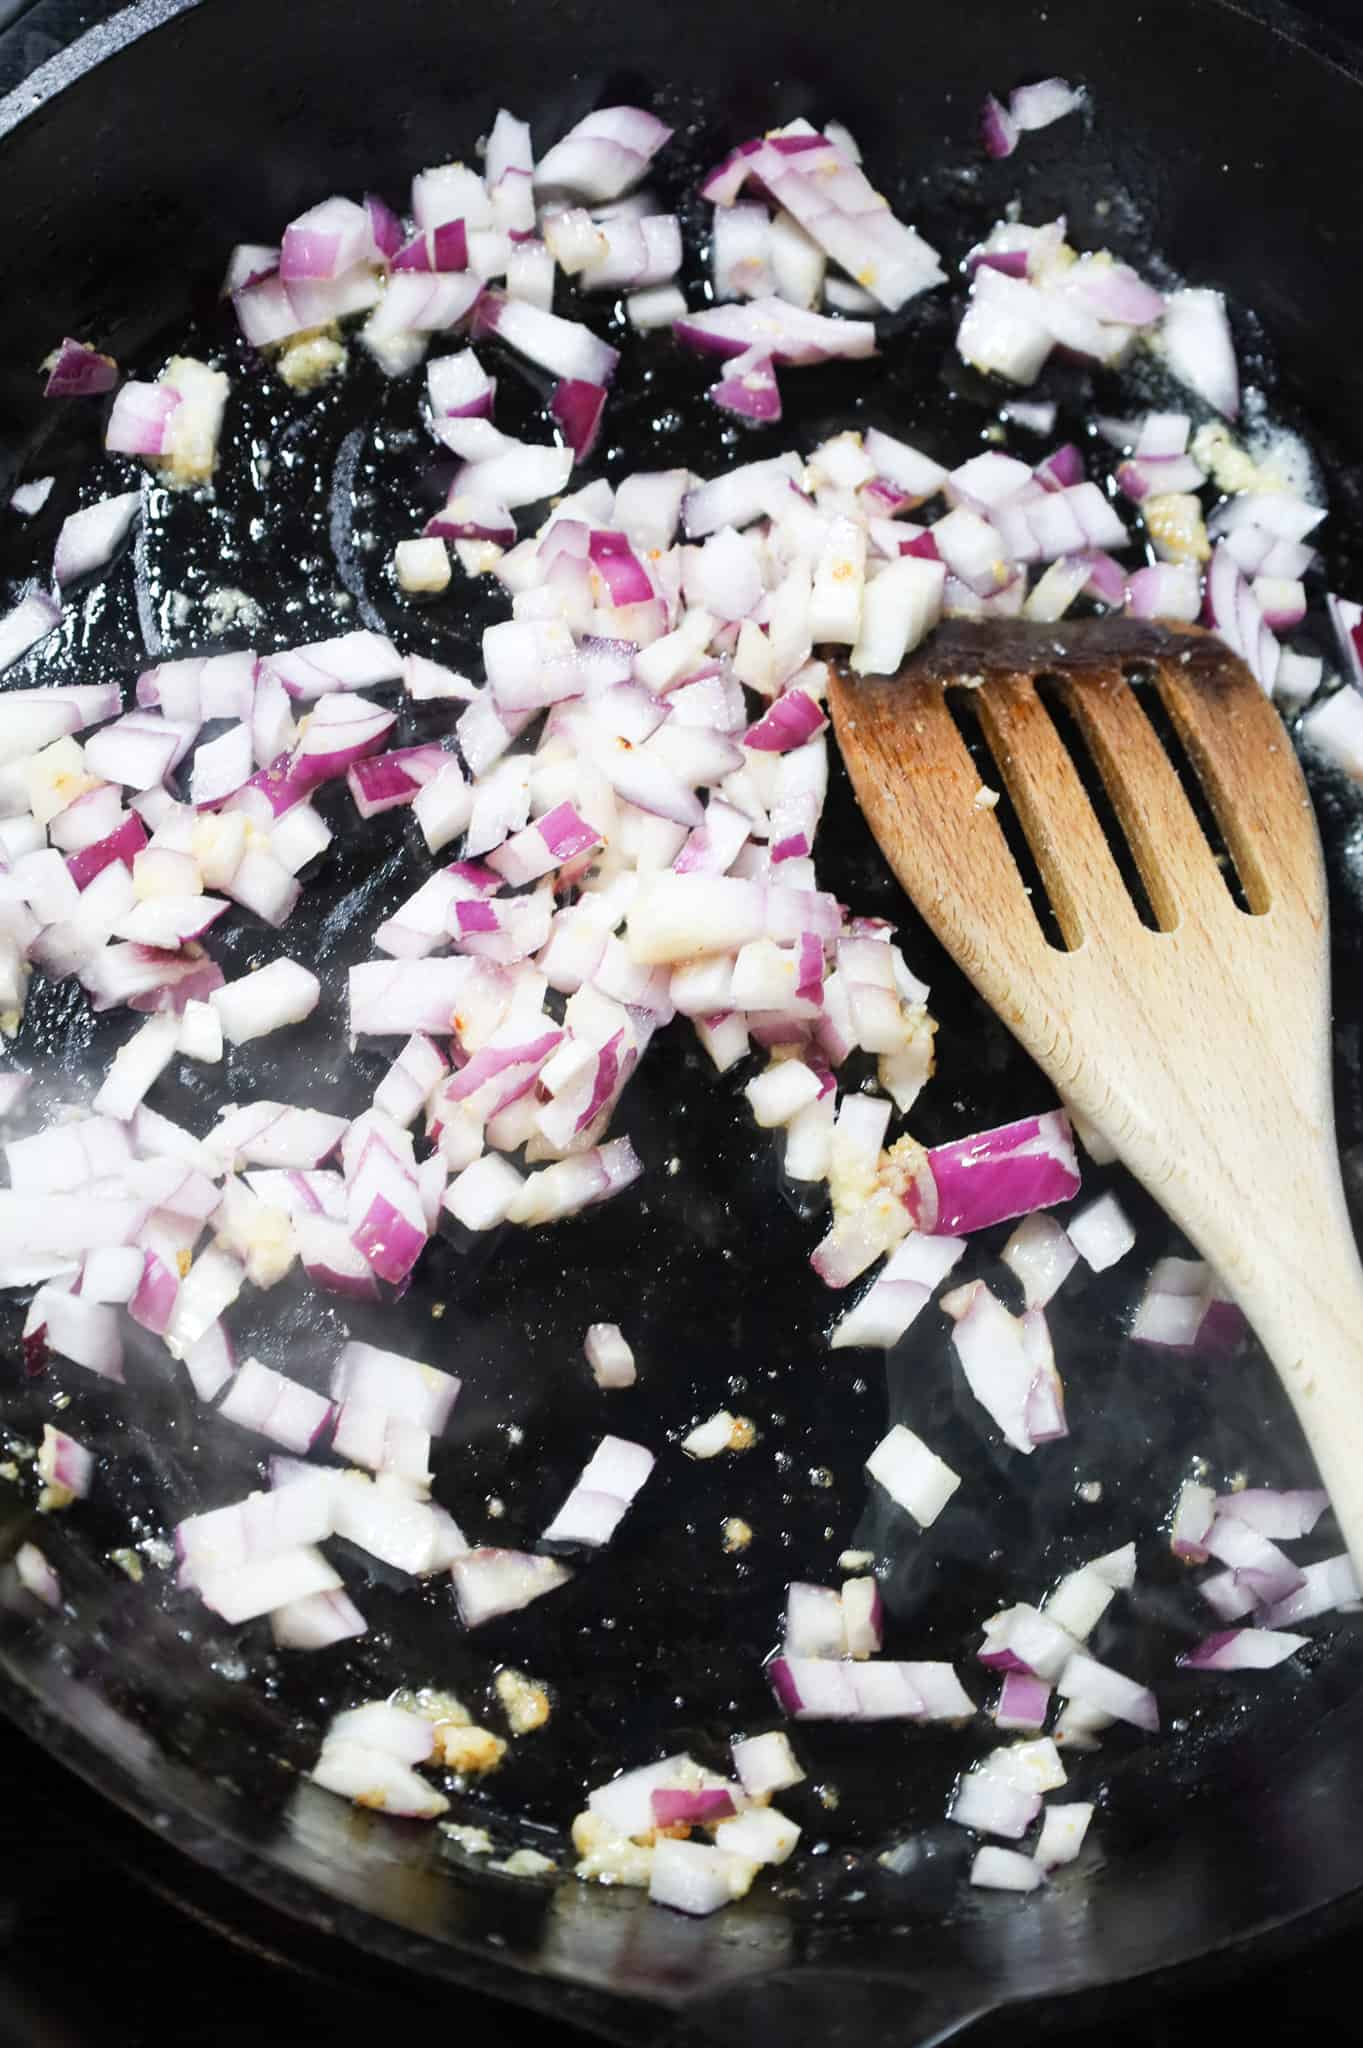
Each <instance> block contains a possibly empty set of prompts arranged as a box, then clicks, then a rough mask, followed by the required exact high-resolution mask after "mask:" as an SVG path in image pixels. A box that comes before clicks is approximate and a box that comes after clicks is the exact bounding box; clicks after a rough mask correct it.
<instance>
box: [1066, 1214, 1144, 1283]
mask: <svg viewBox="0 0 1363 2048" xmlns="http://www.w3.org/2000/svg"><path fill="white" fill-rule="evenodd" d="M1066 1230H1067V1231H1068V1233H1069V1239H1070V1242H1071V1244H1072V1245H1073V1246H1074V1247H1075V1249H1076V1250H1077V1251H1078V1253H1079V1255H1080V1257H1081V1258H1082V1259H1083V1260H1084V1261H1085V1262H1086V1264H1087V1265H1088V1266H1089V1267H1090V1268H1091V1270H1092V1271H1093V1272H1095V1273H1104V1272H1106V1271H1107V1268H1108V1267H1109V1266H1115V1265H1116V1263H1117V1261H1118V1259H1123V1258H1125V1257H1126V1254H1127V1253H1128V1252H1129V1251H1130V1250H1131V1248H1132V1246H1133V1245H1134V1244H1135V1242H1136V1233H1135V1231H1134V1230H1133V1228H1132V1226H1131V1223H1130V1221H1129V1220H1128V1218H1127V1216H1126V1213H1125V1211H1124V1210H1123V1208H1122V1206H1121V1203H1120V1202H1119V1201H1118V1200H1117V1198H1116V1196H1115V1195H1100V1196H1099V1198H1098V1200H1097V1201H1096V1202H1090V1203H1088V1205H1087V1206H1086V1207H1085V1208H1083V1209H1080V1210H1078V1211H1076V1213H1075V1214H1074V1215H1073V1216H1071V1218H1070V1220H1069V1222H1068V1224H1067V1225H1066Z"/></svg>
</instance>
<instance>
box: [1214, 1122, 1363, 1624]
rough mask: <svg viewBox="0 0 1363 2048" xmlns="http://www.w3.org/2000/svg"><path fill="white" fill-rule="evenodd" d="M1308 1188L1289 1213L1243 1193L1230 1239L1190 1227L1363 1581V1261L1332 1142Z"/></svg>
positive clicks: (1269, 1194)
mask: <svg viewBox="0 0 1363 2048" xmlns="http://www.w3.org/2000/svg"><path fill="white" fill-rule="evenodd" d="M1289 1179H1290V1180H1292V1181H1295V1185H1296V1188H1297V1189H1298V1190H1300V1188H1301V1185H1302V1182H1301V1179H1300V1178H1298V1177H1296V1176H1290V1177H1289V1176H1283V1177H1281V1178H1280V1179H1279V1180H1278V1182H1277V1186H1279V1187H1281V1186H1282V1185H1284V1182H1285V1181H1287V1180H1289ZM1310 1186H1311V1190H1312V1193H1311V1196H1310V1197H1309V1198H1308V1199H1306V1200H1296V1201H1294V1202H1293V1203H1292V1205H1291V1208H1290V1212H1289V1213H1283V1210H1282V1209H1281V1208H1280V1207H1279V1206H1278V1205H1277V1204H1276V1203H1275V1201H1274V1200H1273V1194H1272V1190H1271V1189H1270V1190H1268V1191H1267V1198H1266V1199H1265V1198H1263V1194H1264V1191H1261V1199H1260V1200H1259V1201H1258V1202H1253V1201H1252V1199H1251V1198H1250V1197H1249V1195H1248V1191H1242V1195H1244V1197H1245V1199H1244V1200H1243V1202H1242V1205H1241V1206H1240V1207H1239V1212H1238V1217H1237V1220H1236V1223H1235V1228H1234V1236H1233V1238H1231V1239H1228V1241H1226V1242H1225V1243H1223V1244H1221V1245H1219V1246H1218V1245H1216V1244H1215V1243H1214V1242H1212V1241H1211V1238H1212V1236H1213V1235H1216V1234H1219V1233H1212V1232H1208V1231H1205V1230H1204V1231H1199V1232H1195V1234H1196V1235H1197V1236H1198V1238H1199V1241H1200V1242H1201V1243H1202V1244H1203V1246H1204V1249H1205V1250H1206V1251H1207V1253H1208V1256H1209V1257H1210V1258H1212V1259H1213V1261H1214V1263H1215V1264H1216V1267H1217V1270H1218V1272H1219V1274H1220V1276H1221V1278H1222V1279H1223V1280H1224V1281H1225V1282H1226V1283H1227V1284H1228V1286H1229V1287H1230V1289H1231V1291H1232V1292H1233V1293H1234V1295H1235V1297H1236V1299H1237V1301H1238V1302H1239V1304H1240V1306H1241V1308H1243V1310H1244V1312H1245V1314H1246V1315H1247V1316H1248V1318H1249V1320H1250V1322H1251V1324H1252V1325H1253V1327H1254V1330H1255V1332H1256V1334H1257V1335H1258V1337H1259V1339H1260V1341H1261V1342H1262V1344H1263V1346H1264V1348H1265V1350H1266V1351H1267V1352H1268V1354H1269V1356H1270V1358H1271V1359H1272V1360H1273V1363H1274V1365H1275V1366H1276V1368H1277V1371H1278V1375H1279V1378H1280V1379H1281V1381H1282V1383H1283V1386H1284V1387H1285V1389H1286V1390H1287V1393H1288V1395H1289V1397H1290V1399H1291V1402H1292V1406H1293V1408H1294V1409H1295V1410H1296V1413H1297V1418H1298V1420H1299V1421H1300V1423H1301V1426H1302V1431H1303V1434H1304V1435H1305V1437H1306V1441H1307V1443H1308V1445H1309V1446H1310V1449H1311V1451H1312V1454H1313V1455H1314V1457H1315V1460H1316V1463H1317V1465H1318V1466H1319V1468H1320V1476H1321V1480H1322V1483H1323V1484H1324V1486H1325V1488H1326V1490H1327V1492H1328V1493H1329V1495H1330V1500H1331V1503H1332V1505H1333V1507H1334V1511H1335V1515H1336V1518H1337V1520H1338V1522H1339V1527H1340V1533H1341V1535H1342V1536H1343V1538H1344V1543H1345V1547H1346V1548H1347V1550H1348V1552H1349V1555H1350V1557H1351V1558H1352V1560H1353V1565H1354V1570H1355V1571H1356V1572H1357V1573H1358V1576H1359V1581H1360V1584H1363V1266H1360V1263H1359V1256H1358V1248H1357V1243H1356V1240H1355V1237H1354V1232H1353V1228H1352V1225H1351V1224H1350V1221H1349V1213H1348V1209H1347V1207H1346V1205H1345V1201H1344V1190H1343V1185H1342V1183H1341V1181H1340V1177H1339V1170H1338V1166H1337V1164H1336V1161H1335V1155H1334V1151H1333V1145H1331V1148H1330V1150H1329V1153H1328V1156H1322V1157H1321V1158H1320V1159H1319V1160H1318V1161H1316V1162H1314V1172H1313V1174H1312V1176H1311V1180H1310Z"/></svg>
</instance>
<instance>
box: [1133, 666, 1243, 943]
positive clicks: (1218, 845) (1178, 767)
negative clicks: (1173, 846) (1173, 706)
mask: <svg viewBox="0 0 1363 2048" xmlns="http://www.w3.org/2000/svg"><path fill="white" fill-rule="evenodd" d="M1125 673H1126V679H1127V681H1128V682H1129V683H1130V684H1131V685H1132V686H1133V688H1134V689H1135V690H1136V693H1137V696H1138V697H1139V699H1140V704H1141V708H1142V710H1143V711H1144V712H1145V715H1146V717H1147V718H1148V719H1149V721H1150V724H1151V726H1152V727H1153V728H1154V731H1155V735H1156V738H1157V739H1158V740H1159V743H1160V745H1161V746H1162V747H1163V749H1164V752H1165V754H1166V756H1167V758H1168V761H1169V765H1170V767H1171V768H1172V769H1173V771H1174V773H1175V775H1177V777H1178V779H1179V783H1180V786H1181V787H1182V790H1183V794H1184V795H1185V796H1186V797H1187V799H1188V803H1189V807H1190V808H1191V810H1192V813H1193V816H1194V817H1195V818H1196V820H1197V823H1198V826H1199V829H1200V830H1201V833H1202V836H1203V838H1204V839H1205V840H1206V842H1207V846H1208V849H1209V850H1210V852H1211V855H1212V858H1213V860H1214V861H1215V862H1216V866H1217V869H1218V871H1219V873H1220V875H1221V879H1222V880H1223V881H1224V883H1225V885H1226V887H1227V889H1228V890H1229V891H1230V897H1231V901H1232V902H1233V903H1234V905H1235V907H1236V909H1237V910H1243V911H1246V912H1248V913H1250V914H1252V913H1253V906H1252V905H1251V904H1250V902H1249V899H1248V897H1247V896H1246V894H1245V889H1244V885H1243V883H1242V881H1241V879H1240V872H1239V869H1238V868H1237V867H1236V865H1235V859H1234V856H1233V855H1232V853H1231V850H1230V847H1229V846H1228V845H1227V844H1226V839H1225V835H1224V833H1223V832H1222V830H1221V827H1220V825H1219V824H1218V822H1217V817H1216V812H1215V811H1214V810H1213V808H1212V805H1211V801H1210V799H1209V797H1208V795H1207V790H1206V786H1205V784H1204V783H1203V780H1202V777H1201V776H1200V775H1199V773H1198V771H1197V767H1196V764H1195V763H1194V761H1193V759H1192V756H1191V755H1190V754H1189V752H1188V749H1187V747H1186V746H1185V745H1184V744H1183V739H1182V736H1181V735H1180V733H1179V730H1178V727H1177V726H1176V725H1175V723H1174V721H1173V719H1172V718H1171V717H1170V715H1169V710H1168V707H1167V705H1166V704H1165V702H1164V699H1163V697H1162V696H1161V695H1160V692H1159V687H1158V684H1157V682H1156V679H1155V674H1154V671H1153V670H1152V669H1150V668H1148V667H1145V666H1143V665H1141V664H1139V663H1136V664H1131V665H1129V666H1128V667H1127V668H1126V670H1125ZM1260 907H1261V908H1266V907H1267V906H1266V905H1261V906H1260Z"/></svg>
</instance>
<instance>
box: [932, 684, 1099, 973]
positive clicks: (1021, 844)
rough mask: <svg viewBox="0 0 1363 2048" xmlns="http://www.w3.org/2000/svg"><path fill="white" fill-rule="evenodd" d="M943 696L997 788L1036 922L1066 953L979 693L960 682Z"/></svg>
mask: <svg viewBox="0 0 1363 2048" xmlns="http://www.w3.org/2000/svg"><path fill="white" fill-rule="evenodd" d="M942 695H943V698H944V700H945V703H946V707H947V710H948V712H949V713H950V715H951V721H952V723H953V725H954V726H955V727H956V730H957V732H958V733H959V734H960V735H961V739H962V740H963V742H964V744H965V747H966V750H967V752H968V753H969V755H970V758H971V760H972V761H973V762H974V764H975V766H976V768H977V769H978V771H979V776H980V781H981V783H982V784H983V785H984V787H986V788H987V789H993V790H997V792H998V803H997V804H996V805H995V806H994V816H995V818H996V820H997V821H998V826H999V830H1000V831H1001V832H1002V834H1003V837H1004V840H1005V843H1006V844H1007V847H1008V851H1009V853H1010V854H1011V855H1012V856H1013V860H1014V862H1015V863H1016V866H1017V870H1018V873H1019V874H1020V875H1021V877H1022V884H1023V887H1024V888H1025V889H1026V891H1027V896H1028V900H1029V902H1030V903H1031V906H1032V909H1033V910H1034V911H1035V913H1036V921H1037V924H1038V925H1039V926H1040V928H1041V935H1042V937H1043V938H1044V939H1045V941H1046V944H1047V945H1048V946H1051V947H1053V948H1054V949H1055V951H1056V952H1057V953H1067V952H1068V951H1069V950H1070V949H1069V946H1068V945H1067V944H1066V941H1065V935H1064V932H1063V931H1062V930H1061V926H1060V920H1059V918H1058V917H1057V915H1056V910H1055V905H1054V903H1053V902H1052V901H1051V896H1050V891H1049V890H1048V889H1047V887H1046V883H1045V879H1044V877H1043V875H1042V872H1041V869H1040V868H1039V867H1038V865H1037V861H1036V857H1035V855H1034V854H1033V852H1032V849H1031V846H1030V844H1029V842H1028V839H1027V834H1026V833H1025V832H1024V831H1023V829H1022V821H1021V819H1020V818H1019V817H1018V814H1017V810H1016V807H1015V806H1014V803H1013V799H1012V798H1011V797H1010V796H1009V794H1008V786H1007V782H1006V779H1005V777H1004V774H1003V770H1002V768H1001V766H1000V764H999V763H998V762H997V761H996V760H995V758H994V752H993V749H992V747H991V746H990V744H989V740H988V737H987V735H986V733H985V729H984V726H983V725H982V723H981V721H980V712H979V704H978V701H977V700H978V696H979V692H978V690H975V689H972V688H970V687H969V686H967V685H965V684H958V685H948V686H947V688H945V689H944V690H943V692H942Z"/></svg>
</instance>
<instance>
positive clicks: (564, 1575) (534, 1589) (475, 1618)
mask: <svg viewBox="0 0 1363 2048" xmlns="http://www.w3.org/2000/svg"><path fill="white" fill-rule="evenodd" d="M451 1571H452V1575H453V1578H454V1590H455V1597H456V1599H457V1600H458V1602H459V1615H460V1619H461V1620H462V1622H463V1624H464V1626H465V1628H480V1627H481V1626H482V1624H483V1623H484V1622H487V1621H492V1620H494V1619H495V1618H496V1617H497V1616H498V1615H502V1614H512V1613H514V1612H515V1611H516V1610H517V1609H519V1608H522V1607H528V1606H529V1605H530V1603H531V1601H532V1600H538V1599H540V1598H541V1597H542V1596H543V1595H544V1594H545V1593H552V1592H553V1591H554V1590H555V1588H556V1587H558V1586H562V1585H566V1583H567V1581H568V1580H569V1579H570V1578H571V1577H572V1573H571V1572H570V1571H569V1569H568V1567H567V1565H565V1564H561V1563H560V1562H559V1560H558V1559H557V1558H553V1557H530V1556H527V1555H526V1553H525V1552H524V1551H519V1550H470V1551H469V1552H468V1553H467V1554H466V1555H465V1556H463V1557H459V1558H456V1559H455V1561H454V1563H453V1565H452V1567H451Z"/></svg>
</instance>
